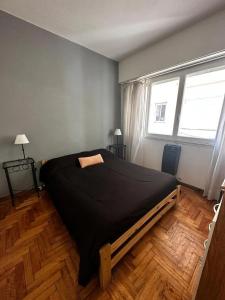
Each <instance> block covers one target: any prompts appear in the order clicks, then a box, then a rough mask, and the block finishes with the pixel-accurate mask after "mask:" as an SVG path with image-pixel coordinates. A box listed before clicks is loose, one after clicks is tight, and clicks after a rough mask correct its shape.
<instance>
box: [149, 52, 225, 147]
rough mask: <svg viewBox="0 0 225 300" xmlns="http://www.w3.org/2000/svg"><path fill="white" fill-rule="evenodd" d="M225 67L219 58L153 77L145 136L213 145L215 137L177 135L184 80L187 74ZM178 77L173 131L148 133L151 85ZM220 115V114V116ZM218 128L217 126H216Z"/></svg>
mask: <svg viewBox="0 0 225 300" xmlns="http://www.w3.org/2000/svg"><path fill="white" fill-rule="evenodd" d="M224 68H225V59H224V58H223V59H219V60H216V61H213V62H207V63H203V64H200V65H197V66H194V67H188V68H185V69H181V70H177V71H174V72H170V73H167V74H164V75H159V76H156V77H153V78H152V79H151V82H150V88H149V94H148V101H147V118H146V126H145V128H146V130H145V132H146V134H145V137H146V138H150V139H157V140H165V141H169V142H175V143H176V142H179V143H188V144H199V145H208V146H213V145H214V143H215V139H203V138H190V137H182V136H179V135H178V129H179V121H180V115H181V109H182V102H183V96H184V90H185V80H186V76H187V75H193V74H195V73H196V74H200V73H201V72H202V73H204V72H206V71H207V70H220V69H224ZM176 78H179V86H178V95H177V104H176V112H175V117H174V125H173V133H172V135H164V134H154V133H148V123H149V116H150V100H151V86H152V84H153V83H155V82H166V81H168V80H171V79H176ZM220 117H221V116H220ZM217 130H218V128H217Z"/></svg>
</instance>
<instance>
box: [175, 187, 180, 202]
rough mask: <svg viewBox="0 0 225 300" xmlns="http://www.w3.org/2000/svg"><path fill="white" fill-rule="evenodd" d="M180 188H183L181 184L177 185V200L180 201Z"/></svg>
mask: <svg viewBox="0 0 225 300" xmlns="http://www.w3.org/2000/svg"><path fill="white" fill-rule="evenodd" d="M180 188H181V186H180V185H178V186H177V199H176V202H179V201H180V193H181V190H180Z"/></svg>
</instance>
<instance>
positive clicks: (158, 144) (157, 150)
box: [143, 138, 213, 189]
mask: <svg viewBox="0 0 225 300" xmlns="http://www.w3.org/2000/svg"><path fill="white" fill-rule="evenodd" d="M170 143H171V141H170V142H169V141H161V140H156V139H149V138H145V139H144V147H143V152H144V157H143V165H144V166H145V167H149V168H153V169H156V170H161V163H162V154H163V148H164V145H165V144H170ZM179 144H180V145H181V156H180V162H179V167H178V172H177V178H178V179H179V180H180V181H182V182H184V183H188V184H190V185H193V186H196V187H198V188H201V189H204V184H205V181H206V176H207V173H208V167H209V163H210V160H211V155H212V151H213V148H212V146H203V145H194V144H181V143H179Z"/></svg>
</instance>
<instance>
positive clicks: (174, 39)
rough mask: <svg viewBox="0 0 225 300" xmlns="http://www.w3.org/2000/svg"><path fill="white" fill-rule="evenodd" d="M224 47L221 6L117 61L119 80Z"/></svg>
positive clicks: (223, 13)
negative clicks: (201, 19) (203, 17)
mask: <svg viewBox="0 0 225 300" xmlns="http://www.w3.org/2000/svg"><path fill="white" fill-rule="evenodd" d="M224 49H225V10H223V11H222V12H220V13H217V14H215V15H213V16H212V17H209V18H207V19H205V20H203V21H201V22H199V23H197V24H195V25H192V26H191V27H189V28H187V29H185V30H182V31H180V32H179V33H176V34H174V35H172V36H171V37H169V38H167V39H164V40H163V41H161V42H158V43H157V44H155V45H153V46H151V47H148V48H146V49H144V50H142V51H139V52H137V53H136V54H133V55H131V56H129V57H127V58H126V59H124V60H122V61H121V62H120V63H119V82H123V81H126V80H128V79H132V78H135V77H138V76H142V75H145V74H149V73H152V72H155V71H159V70H162V69H165V68H168V67H170V66H174V65H177V64H179V63H183V62H184V61H188V60H192V59H195V58H198V57H201V56H204V55H207V54H209V53H213V52H216V51H220V50H224Z"/></svg>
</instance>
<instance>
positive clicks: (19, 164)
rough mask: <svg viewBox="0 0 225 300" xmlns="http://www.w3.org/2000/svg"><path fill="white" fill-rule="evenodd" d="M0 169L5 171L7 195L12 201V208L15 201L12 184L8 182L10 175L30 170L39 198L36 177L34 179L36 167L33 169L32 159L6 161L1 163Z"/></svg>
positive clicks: (33, 162)
mask: <svg viewBox="0 0 225 300" xmlns="http://www.w3.org/2000/svg"><path fill="white" fill-rule="evenodd" d="M2 167H3V169H4V170H5V176H6V180H7V184H8V188H9V193H10V196H11V200H12V206H15V201H14V200H15V195H14V192H13V187H12V183H11V180H10V174H12V173H15V172H20V171H25V170H31V171H32V177H33V183H34V188H35V190H36V192H37V194H38V197H39V189H38V184H37V177H36V167H35V161H34V159H33V158H31V157H28V158H24V159H17V160H11V161H6V162H3V164H2Z"/></svg>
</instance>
